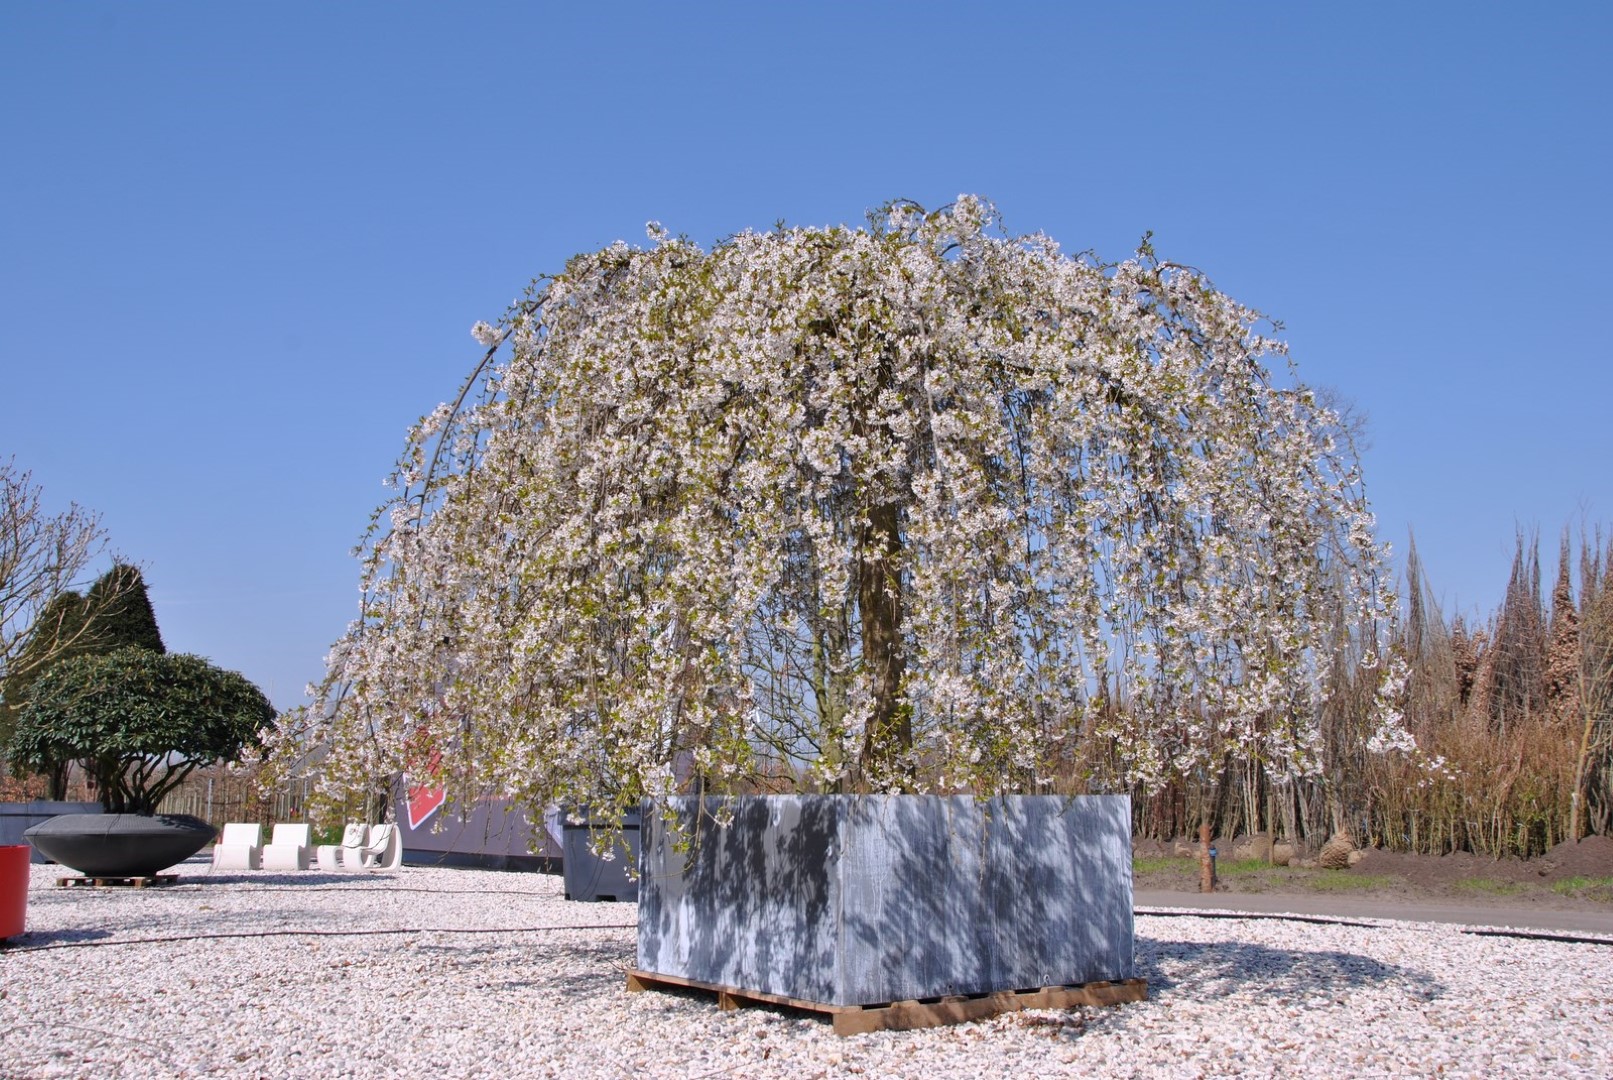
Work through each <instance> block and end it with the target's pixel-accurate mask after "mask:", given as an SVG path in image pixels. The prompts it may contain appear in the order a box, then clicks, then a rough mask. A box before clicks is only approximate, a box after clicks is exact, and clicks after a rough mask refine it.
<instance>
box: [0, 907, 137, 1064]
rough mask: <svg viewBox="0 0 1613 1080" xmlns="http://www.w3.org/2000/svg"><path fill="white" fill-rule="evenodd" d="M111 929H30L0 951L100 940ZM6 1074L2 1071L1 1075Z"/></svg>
mask: <svg viewBox="0 0 1613 1080" xmlns="http://www.w3.org/2000/svg"><path fill="white" fill-rule="evenodd" d="M112 934H113V932H112V931H111V930H105V929H101V930H77V929H75V930H29V931H27V932H25V933H23V934H19V935H18V936H17V937H14V938H11V939H10V941H9V942H8V943H7V944H5V945H0V953H4V952H5V951H6V949H7V948H11V949H16V950H17V951H18V952H25V951H27V950H28V949H38V948H42V947H44V946H46V945H78V944H82V943H84V942H87V941H100V940H101V939H103V938H109V937H111V936H112ZM4 1075H6V1074H5V1073H0V1076H4Z"/></svg>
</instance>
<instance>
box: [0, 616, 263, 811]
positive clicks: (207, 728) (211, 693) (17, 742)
mask: <svg viewBox="0 0 1613 1080" xmlns="http://www.w3.org/2000/svg"><path fill="white" fill-rule="evenodd" d="M274 717H275V711H274V706H272V705H270V704H269V699H268V698H266V697H265V696H264V695H263V692H262V691H261V690H259V689H258V688H257V687H256V686H254V685H253V684H252V683H251V682H249V681H247V679H245V678H244V677H242V676H241V675H239V674H237V673H236V672H233V671H225V670H223V669H222V668H218V667H215V666H213V665H212V664H210V663H208V662H207V661H206V660H205V659H203V658H202V657H200V656H193V655H190V654H188V653H169V654H161V653H156V652H152V651H151V650H149V649H142V648H138V647H128V648H122V649H118V650H116V651H114V652H111V653H107V654H105V655H101V656H77V657H74V658H72V659H70V660H66V661H63V662H62V663H60V664H56V665H54V666H52V667H51V669H50V670H49V671H47V672H46V673H45V674H44V675H42V676H41V677H40V678H39V680H38V681H37V682H36V683H35V684H34V686H33V691H32V693H31V694H30V696H29V700H28V703H27V705H26V706H25V707H24V708H23V710H22V712H21V715H20V716H19V718H18V723H17V730H16V733H15V736H14V738H13V745H12V749H13V753H14V754H15V755H16V757H17V759H18V760H20V761H21V762H22V763H24V764H25V765H29V766H31V767H42V766H43V765H45V764H47V763H49V762H52V761H62V760H78V761H82V762H83V763H84V765H85V768H86V769H87V770H88V771H89V773H90V775H91V776H92V777H93V778H94V780H95V782H96V786H97V790H98V791H99V792H100V796H101V806H102V808H103V809H105V810H106V811H107V812H108V813H132V814H152V813H155V812H156V808H157V804H158V802H160V801H161V800H162V797H163V796H164V795H166V794H167V793H168V792H169V791H171V790H173V789H174V788H175V787H177V786H178V785H179V784H180V783H181V782H182V781H183V780H184V779H185V777H186V776H188V775H190V773H191V771H192V770H194V769H195V768H197V767H198V766H201V765H207V764H211V763H212V762H215V761H231V760H235V759H236V758H237V757H239V755H240V753H241V751H242V749H243V748H245V747H247V746H249V745H256V744H257V740H258V733H259V731H260V730H261V729H262V728H264V727H265V726H266V725H267V724H269V723H271V722H272V721H273V720H274Z"/></svg>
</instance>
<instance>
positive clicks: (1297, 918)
mask: <svg viewBox="0 0 1613 1080" xmlns="http://www.w3.org/2000/svg"><path fill="white" fill-rule="evenodd" d="M1132 914H1133V915H1148V916H1153V917H1158V918H1162V919H1240V920H1248V919H1276V920H1278V921H1280V922H1303V923H1318V924H1320V925H1322V926H1365V927H1369V928H1370V927H1373V926H1376V925H1377V924H1376V923H1365V922H1351V921H1350V920H1348V919H1335V918H1331V917H1329V916H1325V915H1273V914H1267V913H1265V912H1257V911H1199V910H1196V909H1193V908H1137V909H1136V910H1135V911H1133V912H1132Z"/></svg>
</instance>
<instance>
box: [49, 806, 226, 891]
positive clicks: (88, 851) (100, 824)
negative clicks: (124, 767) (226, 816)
mask: <svg viewBox="0 0 1613 1080" xmlns="http://www.w3.org/2000/svg"><path fill="white" fill-rule="evenodd" d="M217 835H218V833H217V831H216V830H215V829H214V828H213V826H211V825H209V824H208V823H207V822H205V821H203V820H202V819H201V818H197V817H191V816H190V815H189V814H156V815H145V814H63V815H61V816H60V817H53V818H51V819H50V820H49V821H46V822H43V823H41V824H39V825H35V826H34V827H33V828H31V829H29V830H28V831H27V832H25V833H23V836H25V837H26V838H27V839H28V842H29V843H30V844H32V845H34V847H35V848H37V849H38V850H39V851H40V853H42V854H43V855H44V856H45V857H46V858H48V859H54V860H55V861H57V862H59V863H61V864H62V865H63V866H66V867H70V868H71V869H74V870H77V871H78V872H79V873H81V874H83V875H85V876H86V877H149V876H151V875H152V874H155V873H157V872H158V871H160V870H164V869H166V868H168V867H170V866H172V865H174V864H175V863H179V862H184V861H185V860H186V859H188V858H190V857H191V856H192V855H194V854H196V853H197V852H198V851H200V850H202V848H204V847H206V846H207V845H208V844H210V843H212V842H213V839H214V837H216V836H217Z"/></svg>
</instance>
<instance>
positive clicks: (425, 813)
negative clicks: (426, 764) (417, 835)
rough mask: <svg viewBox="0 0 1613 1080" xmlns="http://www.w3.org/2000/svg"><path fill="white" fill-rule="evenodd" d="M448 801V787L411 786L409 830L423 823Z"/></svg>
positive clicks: (411, 830)
mask: <svg viewBox="0 0 1613 1080" xmlns="http://www.w3.org/2000/svg"><path fill="white" fill-rule="evenodd" d="M447 801H448V789H447V788H440V787H424V786H422V787H412V788H410V789H409V831H410V832H413V831H414V830H416V829H418V828H419V827H420V826H422V825H424V824H425V823H426V821H427V819H429V818H430V817H431V815H432V814H435V813H436V812H437V811H438V810H440V809H442V804H443V803H445V802H447Z"/></svg>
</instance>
